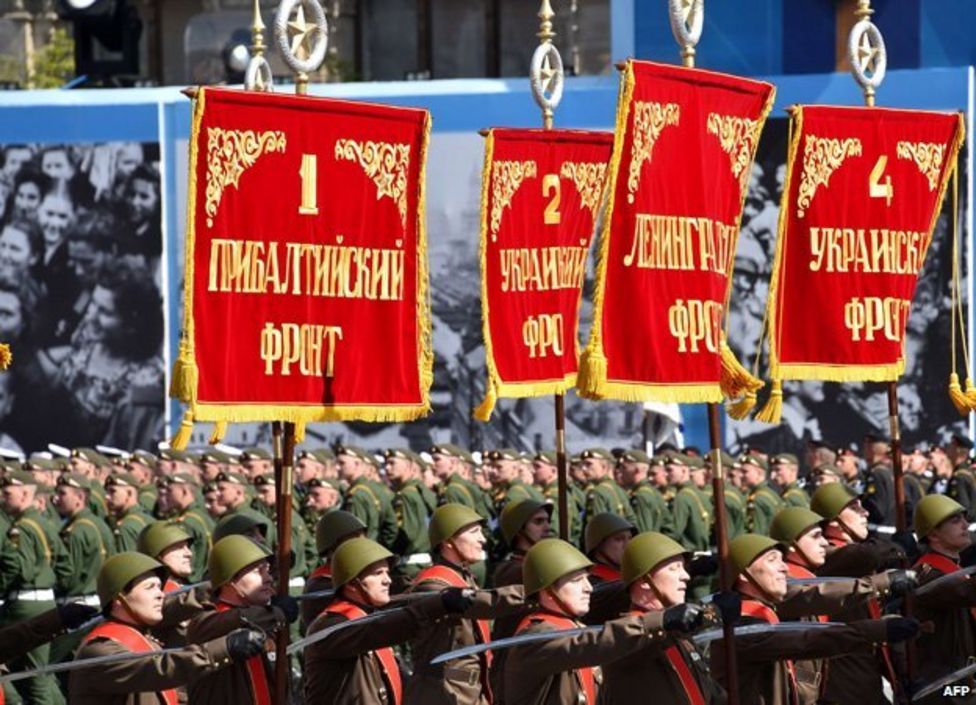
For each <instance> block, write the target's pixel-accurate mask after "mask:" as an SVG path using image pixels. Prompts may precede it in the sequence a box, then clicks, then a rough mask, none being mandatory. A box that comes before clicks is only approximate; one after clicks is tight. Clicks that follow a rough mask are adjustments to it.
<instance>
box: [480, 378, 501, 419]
mask: <svg viewBox="0 0 976 705" xmlns="http://www.w3.org/2000/svg"><path fill="white" fill-rule="evenodd" d="M497 403H498V394H497V393H496V392H495V385H494V384H492V383H491V382H490V381H489V382H488V384H487V386H486V387H485V399H484V401H482V402H481V404H479V405H478V408H477V409H475V410H474V417H475V418H476V419H478V421H484V422H487V421H488V420H489V419H491V412H492V411H494V410H495V404H497Z"/></svg>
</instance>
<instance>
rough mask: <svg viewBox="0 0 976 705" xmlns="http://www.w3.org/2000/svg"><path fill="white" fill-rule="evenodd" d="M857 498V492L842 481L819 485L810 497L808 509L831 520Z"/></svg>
mask: <svg viewBox="0 0 976 705" xmlns="http://www.w3.org/2000/svg"><path fill="white" fill-rule="evenodd" d="M855 499H857V493H856V492H855V491H854V490H852V489H851V488H850V487H848V486H847V485H845V484H844V483H842V482H828V483H827V484H826V485H820V487H818V488H817V491H816V492H814V493H813V497H811V498H810V509H812V510H813V511H815V512H816V513H817V514H819V515H820V516H822V517H823V518H824V519H826V520H828V521H833V520H834V519H836V518H837V515H838V514H840V513H841V512H842V511H844V507H846V506H847V505H848V504H850V503H851V502H853V501H854V500H855Z"/></svg>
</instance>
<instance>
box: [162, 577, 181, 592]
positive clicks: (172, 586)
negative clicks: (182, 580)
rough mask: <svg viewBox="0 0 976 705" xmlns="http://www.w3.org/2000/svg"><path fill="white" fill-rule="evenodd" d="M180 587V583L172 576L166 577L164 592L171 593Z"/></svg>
mask: <svg viewBox="0 0 976 705" xmlns="http://www.w3.org/2000/svg"><path fill="white" fill-rule="evenodd" d="M179 589H180V584H179V583H178V582H176V581H175V580H173V579H172V578H166V583H165V584H164V585H163V592H164V593H166V594H167V595H169V594H170V593H172V592H176V591H177V590H179Z"/></svg>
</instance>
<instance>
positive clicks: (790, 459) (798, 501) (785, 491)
mask: <svg viewBox="0 0 976 705" xmlns="http://www.w3.org/2000/svg"><path fill="white" fill-rule="evenodd" d="M799 472H800V464H799V461H798V460H797V458H796V456H795V455H793V454H792V453H780V454H779V455H774V456H773V457H772V458H770V460H769V477H770V479H771V480H772V481H773V484H775V486H776V489H778V490H779V494H780V496H781V497H782V498H783V502H784V504H786V506H787V507H806V508H808V509H809V507H810V496H809V495H808V494H807V493H806V490H804V489H803V487H802V486H801V485H800V482H799V480H798V479H797V475H798V474H799Z"/></svg>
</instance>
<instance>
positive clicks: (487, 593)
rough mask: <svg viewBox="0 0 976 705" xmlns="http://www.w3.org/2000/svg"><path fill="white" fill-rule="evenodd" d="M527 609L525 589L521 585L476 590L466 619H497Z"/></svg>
mask: <svg viewBox="0 0 976 705" xmlns="http://www.w3.org/2000/svg"><path fill="white" fill-rule="evenodd" d="M526 609H527V605H526V602H525V589H524V588H523V587H522V586H521V585H506V586H505V587H500V588H495V589H494V590H476V591H475V593H474V602H473V603H472V605H471V607H470V608H469V609H468V611H467V612H465V613H464V617H465V618H466V619H495V618H498V617H510V616H512V615H514V614H518V613H519V612H524V611H525V610H526Z"/></svg>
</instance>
